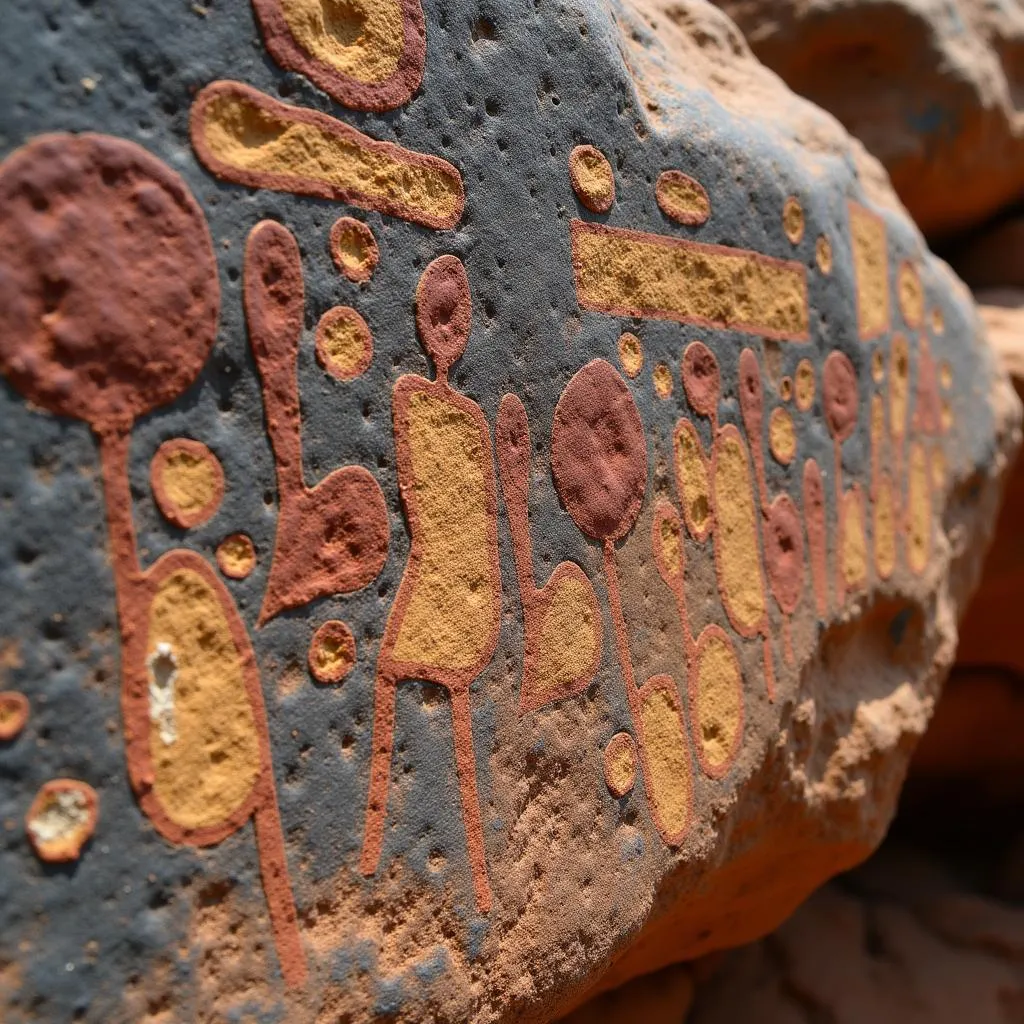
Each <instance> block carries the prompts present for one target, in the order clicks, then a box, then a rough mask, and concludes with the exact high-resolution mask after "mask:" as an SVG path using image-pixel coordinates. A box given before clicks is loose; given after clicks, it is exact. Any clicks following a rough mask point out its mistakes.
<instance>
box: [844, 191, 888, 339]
mask: <svg viewBox="0 0 1024 1024" xmlns="http://www.w3.org/2000/svg"><path fill="white" fill-rule="evenodd" d="M849 209H850V244H851V246H852V247H853V273H854V277H855V278H856V282H857V327H858V330H859V332H860V336H861V339H863V340H867V339H868V338H877V337H878V335H880V334H884V333H885V332H886V331H887V330H888V329H889V248H888V245H887V244H886V240H885V221H884V220H882V218H881V217H879V216H878V215H877V214H875V213H872V212H871V211H870V210H868V209H866V208H865V207H863V206H860V205H859V204H857V203H850V204H849Z"/></svg>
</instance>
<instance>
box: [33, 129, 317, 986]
mask: <svg viewBox="0 0 1024 1024" xmlns="http://www.w3.org/2000/svg"><path fill="white" fill-rule="evenodd" d="M37 143H38V140H37ZM47 143H48V144H54V145H57V144H59V145H61V146H63V147H69V148H72V147H73V148H74V149H75V150H76V151H77V150H79V149H81V148H83V147H86V146H92V147H94V148H95V149H97V150H99V155H100V156H106V157H108V158H109V157H110V155H111V154H115V155H117V156H119V157H121V158H122V159H123V160H125V161H129V160H130V162H131V163H132V166H133V167H134V168H135V169H140V170H141V171H142V172H143V174H144V175H146V176H148V177H149V178H150V179H151V180H154V181H157V182H158V183H159V184H160V185H162V186H163V187H164V188H165V189H166V190H167V191H168V192H169V193H170V194H171V195H172V196H173V198H174V199H175V201H176V202H177V203H178V205H179V207H181V208H184V209H185V210H186V211H187V212H188V213H190V214H192V220H193V224H192V226H193V227H194V228H195V229H196V232H195V235H194V236H193V241H194V242H195V246H196V248H197V249H199V248H201V249H202V252H197V256H196V258H197V259H199V258H200V257H202V256H205V258H206V262H207V263H208V264H209V265H210V267H211V269H214V270H215V268H216V261H215V257H214V255H213V243H212V240H211V238H210V232H209V227H208V225H207V223H206V219H205V217H204V216H203V213H202V210H201V209H200V208H199V205H198V203H197V202H196V201H195V198H194V197H193V195H192V194H191V192H189V190H188V187H187V186H186V185H185V183H184V182H183V181H182V179H181V178H180V177H179V176H178V175H177V174H176V173H175V172H173V171H172V170H171V169H170V168H169V167H167V166H166V165H165V164H163V163H161V162H160V161H158V160H157V159H156V158H155V157H153V156H151V155H150V154H149V153H147V152H146V151H145V150H144V149H142V148H141V147H140V146H137V145H135V144H134V143H129V142H125V141H123V140H120V139H113V138H110V137H107V136H96V135H89V134H87V135H78V136H56V135H55V136H48V137H47ZM95 158H96V157H95V156H94V159H95ZM204 280H205V281H208V284H207V287H208V289H209V292H208V293H207V296H206V297H207V302H206V308H205V310H204V311H202V312H203V314H204V316H205V320H206V321H208V324H207V327H208V330H207V332H206V336H204V334H203V333H200V332H199V331H198V329H197V331H196V333H195V334H193V335H189V339H188V340H190V341H194V340H196V338H198V339H199V342H200V345H199V347H198V348H197V351H198V352H199V353H200V354H201V356H202V358H201V359H200V360H199V361H198V363H196V364H195V365H194V366H193V365H192V364H193V363H194V362H195V360H194V354H191V355H190V354H189V353H188V352H187V351H186V352H185V354H183V355H182V356H181V358H180V360H179V362H178V365H179V367H182V368H183V369H181V372H180V374H179V376H178V377H177V378H176V379H175V380H174V381H173V384H174V385H176V386H177V388H178V390H177V393H174V392H172V391H171V390H169V388H170V386H171V385H169V384H166V383H163V382H162V386H160V387H155V386H154V385H153V384H152V383H150V384H149V385H148V387H147V388H139V389H138V391H139V392H140V393H141V394H136V395H133V396H128V399H124V400H123V401H122V403H120V404H117V403H114V404H111V402H109V401H97V403H96V405H95V406H93V407H92V408H88V407H86V408H77V407H73V406H65V405H63V404H61V403H56V404H55V403H53V402H48V401H47V400H46V397H47V396H46V393H45V392H40V391H39V390H38V388H36V386H35V385H34V384H33V382H32V381H31V380H30V379H29V380H26V379H21V380H19V381H16V384H17V386H18V388H19V390H21V391H22V392H23V393H24V394H25V397H27V398H28V399H29V400H30V401H35V400H36V399H37V398H42V399H43V400H42V401H37V402H36V404H37V405H41V406H44V407H46V408H48V409H49V410H50V411H51V412H56V413H57V414H58V415H74V416H75V417H76V418H80V419H84V420H86V421H87V422H88V423H89V425H90V426H91V428H92V430H93V433H94V434H95V435H96V438H97V441H98V445H99V455H100V471H101V478H102V481H103V495H104V502H105V504H106V514H107V531H108V535H109V538H110V560H111V565H112V569H113V576H114V586H115V600H116V605H117V613H118V621H119V624H120V632H121V676H122V680H121V707H122V718H123V723H124V732H125V758H126V761H127V767H128V777H129V781H130V782H131V784H132V788H133V790H134V792H135V795H136V798H137V799H138V801H139V804H140V806H141V807H142V810H143V811H144V812H145V813H146V814H147V815H149V816H150V817H152V818H153V824H154V826H155V828H156V830H157V831H158V832H160V833H161V835H164V837H165V838H167V839H169V840H170V841H171V842H179V841H182V842H190V841H191V840H189V839H187V838H185V839H177V838H175V836H174V834H173V830H170V829H167V827H166V826H167V824H168V822H167V821H166V819H165V817H164V816H163V814H162V810H160V809H159V808H154V803H155V798H154V797H153V796H152V795H151V793H150V790H151V783H150V780H151V779H152V772H151V771H147V764H148V756H149V755H148V736H149V725H150V723H149V715H148V706H147V705H148V682H147V670H146V665H145V650H146V643H147V636H146V634H147V632H148V614H147V612H148V607H149V604H148V603H149V601H150V600H151V597H152V590H153V586H154V581H158V580H159V578H162V576H163V575H164V574H165V573H166V571H168V570H169V569H173V568H174V567H175V566H182V567H185V568H189V569H192V570H194V571H196V572H197V573H198V574H200V575H201V576H203V578H204V579H205V580H206V581H207V582H208V583H209V584H210V586H211V587H212V589H213V591H214V593H215V594H216V595H217V597H218V599H219V600H220V601H221V605H222V608H223V610H224V612H225V617H226V618H227V620H228V623H229V626H230V628H231V630H232V635H233V638H235V640H236V643H237V642H238V637H239V635H240V636H241V639H242V643H241V644H240V648H239V649H240V654H241V656H242V667H243V676H244V677H245V678H246V685H247V689H248V692H249V693H250V695H251V697H252V698H253V699H254V700H255V701H256V704H255V706H254V707H253V717H254V721H255V723H256V725H257V726H259V724H260V723H261V722H262V723H263V724H264V731H263V734H262V735H261V736H259V744H260V752H261V756H262V758H263V764H262V766H261V774H260V777H259V779H258V780H257V781H258V785H259V788H260V790H261V793H262V795H263V798H264V803H263V805H262V807H260V808H259V809H257V810H256V813H255V829H256V843H257V851H258V854H259V859H260V873H261V876H262V881H263V887H264V895H265V898H266V900H267V905H268V909H269V911H270V918H271V927H272V930H273V932H274V942H275V945H276V947H277V950H278V956H279V960H280V963H281V970H282V973H283V975H284V978H285V981H286V983H287V984H288V985H289V986H295V985H301V984H302V983H303V982H304V981H305V978H306V961H305V953H304V951H303V949H302V945H301V941H300V938H299V932H298V925H297V921H296V918H295V908H294V904H293V902H292V895H291V888H290V882H289V879H288V866H287V861H286V858H285V851H284V839H283V835H282V833H281V823H280V818H279V817H278V813H277V798H276V793H275V790H274V782H273V767H272V763H271V760H270V746H269V739H268V737H267V734H266V727H265V719H264V717H263V714H262V712H263V694H262V691H261V689H260V686H259V677H258V675H256V676H255V685H250V684H251V683H252V680H251V678H250V677H251V676H252V675H253V674H254V673H255V672H256V668H255V661H254V660H253V658H252V648H251V646H250V645H249V641H248V635H247V634H246V633H245V630H244V627H243V626H242V625H241V620H240V619H239V618H238V614H237V610H236V608H235V605H234V602H233V601H232V600H231V596H230V595H229V594H228V592H227V590H226V589H225V588H224V585H223V584H222V583H221V582H220V580H218V579H217V577H216V575H215V574H214V572H213V570H212V569H211V568H210V567H209V565H208V564H207V563H206V562H205V561H203V559H202V558H200V556H199V555H198V554H196V553H195V552H192V551H176V552H170V553H169V554H167V555H165V556H164V557H163V558H162V559H160V561H158V562H157V563H156V565H154V566H153V567H152V568H150V569H149V570H147V571H146V572H145V573H144V572H143V571H142V569H141V566H140V564H139V558H138V550H137V543H136V536H135V525H134V521H133V517H132V494H131V487H130V482H129V472H128V463H129V451H130V445H131V429H132V426H133V423H134V419H135V417H136V416H139V415H142V413H143V412H147V411H150V410H151V409H152V408H155V407H157V406H159V405H162V404H164V403H165V402H169V401H171V400H172V399H174V398H176V397H178V395H180V394H181V392H182V391H184V390H185V388H187V387H188V386H189V385H190V384H191V383H192V381H193V380H194V379H195V376H196V375H197V374H198V372H199V370H200V369H201V367H202V364H203V362H205V358H206V355H207V353H208V351H209V347H210V346H211V345H212V344H213V341H214V339H215V335H216V323H217V309H218V307H219V304H220V288H219V284H218V281H217V275H216V273H214V274H213V275H212V277H210V278H208V279H207V278H204ZM199 322H200V319H197V328H198V324H199ZM180 347H181V346H180V344H179V348H180ZM231 613H234V615H232V614H231ZM140 694H141V695H142V697H143V700H144V701H145V702H146V703H145V704H143V705H142V706H141V709H142V714H141V716H140V714H139V707H140V705H139V700H138V698H139V695H140ZM140 719H141V720H140ZM140 747H141V753H140ZM154 810H156V811H158V814H157V816H156V817H153V812H154Z"/></svg>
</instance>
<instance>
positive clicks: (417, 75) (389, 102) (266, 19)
mask: <svg viewBox="0 0 1024 1024" xmlns="http://www.w3.org/2000/svg"><path fill="white" fill-rule="evenodd" d="M370 2H373V0H370ZM399 2H400V6H401V17H402V46H401V53H400V56H399V58H398V63H397V66H396V67H395V70H394V71H393V72H392V73H391V74H390V75H388V77H387V78H385V79H384V80H383V81H380V82H368V81H365V80H362V79H359V78H357V77H355V76H354V75H349V74H346V73H345V72H344V71H342V70H340V69H339V68H335V67H332V66H331V65H330V64H328V63H327V62H326V61H324V60H321V59H320V58H318V57H315V56H314V55H313V54H311V53H310V52H309V51H308V50H307V49H306V48H305V47H304V46H303V45H302V44H301V43H300V42H299V40H298V39H296V38H295V36H294V34H293V33H292V30H291V29H290V28H289V26H288V21H287V19H286V18H285V15H284V10H283V7H282V5H283V4H287V0H252V3H253V7H254V8H255V9H256V16H257V19H258V21H259V23H260V28H261V29H262V30H263V39H264V42H265V43H266V46H267V50H268V51H269V53H270V55H271V57H273V58H274V60H275V61H277V63H278V64H280V65H281V67H283V68H287V69H288V70H289V71H298V72H300V73H301V74H303V75H305V76H306V77H307V78H308V79H310V81H312V82H314V83H315V84H316V85H318V86H319V87H320V88H321V89H323V90H324V92H326V93H327V94H328V95H329V96H331V97H333V98H334V99H336V100H337V101H338V102H339V103H340V104H342V105H343V106H346V107H351V108H352V109H353V110H372V111H377V112H378V113H379V112H381V111H385V110H391V109H393V108H394V107H399V106H401V105H402V104H403V103H405V102H406V100H408V99H409V98H410V97H411V96H412V94H413V93H414V92H415V91H416V90H417V88H419V84H420V81H421V80H422V78H423V66H424V64H425V62H426V56H427V29H426V25H425V24H424V21H423V7H422V5H421V3H420V0H399Z"/></svg>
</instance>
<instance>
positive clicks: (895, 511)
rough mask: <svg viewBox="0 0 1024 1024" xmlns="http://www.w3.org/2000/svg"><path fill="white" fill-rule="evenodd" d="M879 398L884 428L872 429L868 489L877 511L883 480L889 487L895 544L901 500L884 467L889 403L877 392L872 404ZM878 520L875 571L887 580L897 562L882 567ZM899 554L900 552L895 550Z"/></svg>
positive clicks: (873, 531)
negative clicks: (898, 499) (869, 482)
mask: <svg viewBox="0 0 1024 1024" xmlns="http://www.w3.org/2000/svg"><path fill="white" fill-rule="evenodd" d="M876 398H877V399H878V401H879V402H880V403H881V407H882V429H881V436H880V437H875V433H874V428H873V427H872V429H871V486H870V488H869V490H868V501H869V502H870V503H871V508H872V511H877V507H878V494H879V491H880V489H881V486H882V483H883V481H884V482H885V483H886V484H887V485H888V487H889V500H890V501H891V503H892V515H893V543H894V545H895V542H896V539H897V537H898V536H899V532H900V508H899V502H898V501H897V495H896V485H895V484H894V483H893V480H892V476H891V474H890V473H889V470H888V468H887V467H886V468H883V466H882V460H883V458H884V456H885V447H886V438H887V437H888V426H889V409H888V406H889V403H888V402H887V401H886V400H885V397H884V396H883V395H882V394H881V393H879V392H875V393H874V394H872V396H871V403H870V404H871V405H873V404H874V400H875V399H876ZM871 417H872V419H873V418H874V411H873V410H872V413H871ZM877 525H878V520H877V518H876V517H875V516H872V519H871V540H872V549H873V551H874V558H873V559H872V561H873V562H874V564H875V572H876V573H877V574H878V578H879V579H880V580H887V579H889V577H890V576H892V574H893V572H894V571H895V568H896V566H895V564H894V565H893V568H892V569H890V570H889V571H888V572H886V571H885V570H884V569H883V568H882V563H881V561H880V559H879V554H878V530H877ZM894 554H895V555H896V556H897V559H898V554H899V552H898V551H897V552H894Z"/></svg>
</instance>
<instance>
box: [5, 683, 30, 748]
mask: <svg viewBox="0 0 1024 1024" xmlns="http://www.w3.org/2000/svg"><path fill="white" fill-rule="evenodd" d="M0 709H2V713H3V714H2V717H0V743H10V742H11V740H14V739H17V738H18V736H20V735H21V732H22V730H23V729H24V728H25V726H26V724H27V723H28V714H29V703H28V697H26V696H25V694H23V693H19V692H18V691H17V690H4V691H3V692H2V693H0Z"/></svg>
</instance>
